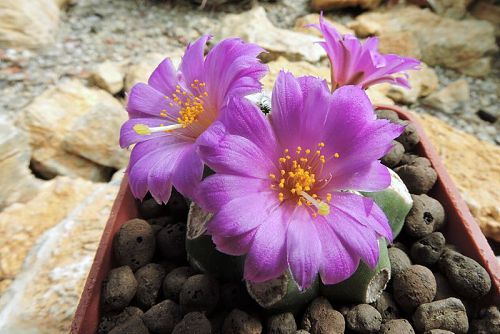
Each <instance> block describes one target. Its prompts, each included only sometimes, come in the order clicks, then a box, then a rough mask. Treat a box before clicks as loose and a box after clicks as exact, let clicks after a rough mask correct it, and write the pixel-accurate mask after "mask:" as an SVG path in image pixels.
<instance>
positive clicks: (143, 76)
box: [125, 49, 184, 92]
mask: <svg viewBox="0 0 500 334" xmlns="http://www.w3.org/2000/svg"><path fill="white" fill-rule="evenodd" d="M183 54H184V50H183V49H175V50H173V51H171V52H169V53H167V54H159V53H150V54H147V55H145V56H144V57H142V58H141V61H140V62H139V63H137V64H133V65H130V66H129V67H128V70H127V73H126V75H125V91H126V92H130V90H131V89H132V87H133V86H134V85H135V84H136V83H139V82H146V83H147V82H148V79H149V76H150V75H151V73H153V71H154V70H155V68H156V67H157V66H158V65H159V64H160V63H161V62H162V61H163V60H164V59H165V58H167V57H169V58H170V59H171V60H172V63H173V64H174V66H175V67H177V66H179V64H180V62H181V56H182V55H183Z"/></svg>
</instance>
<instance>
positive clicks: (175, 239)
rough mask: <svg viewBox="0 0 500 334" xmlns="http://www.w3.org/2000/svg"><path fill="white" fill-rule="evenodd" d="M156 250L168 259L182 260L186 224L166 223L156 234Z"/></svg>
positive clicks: (184, 252)
mask: <svg viewBox="0 0 500 334" xmlns="http://www.w3.org/2000/svg"><path fill="white" fill-rule="evenodd" d="M156 242H157V244H158V250H159V251H160V253H161V255H162V256H163V257H164V258H165V259H166V260H170V261H177V262H183V261H185V259H186V224H183V223H176V224H172V225H167V226H165V227H164V228H163V229H161V231H160V232H158V235H157V236H156Z"/></svg>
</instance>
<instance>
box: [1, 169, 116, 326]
mask: <svg viewBox="0 0 500 334" xmlns="http://www.w3.org/2000/svg"><path fill="white" fill-rule="evenodd" d="M50 182H52V184H53V186H55V184H58V183H59V184H60V185H61V183H62V185H63V186H65V187H66V194H65V196H63V194H62V193H59V195H58V196H53V197H52V198H51V199H52V200H47V199H48V198H50V197H49V196H50V192H45V193H44V195H45V197H40V198H38V199H34V200H33V201H31V202H29V203H27V204H26V205H22V206H16V207H12V209H11V210H10V212H9V215H10V218H8V217H2V218H1V221H2V222H5V221H6V220H5V219H8V220H9V223H10V224H11V225H12V221H15V222H16V224H20V225H22V226H24V228H25V231H24V234H23V235H24V236H27V237H29V238H30V239H31V240H32V241H33V242H34V241H35V240H37V242H36V244H35V246H34V247H33V248H32V249H31V251H30V252H29V254H28V256H27V257H26V259H25V261H24V264H23V267H22V270H21V272H19V274H18V275H17V277H16V278H15V280H14V281H13V282H12V284H11V285H10V287H9V288H8V290H7V291H5V292H4V293H3V295H2V297H1V298H0V332H2V333H40V334H45V333H47V334H49V333H50V334H59V333H61V334H62V333H68V332H69V328H70V325H71V320H72V318H73V314H74V312H75V310H76V307H77V304H78V301H79V299H80V295H81V292H82V290H83V285H84V283H85V279H86V277H87V275H88V270H89V269H90V265H91V264H92V261H93V258H94V254H95V251H96V249H97V245H98V243H99V240H100V237H101V234H102V230H103V228H104V225H105V223H106V220H107V218H108V215H109V212H110V210H111V205H112V203H113V200H114V198H115V196H116V193H117V191H118V183H108V184H95V183H91V182H89V181H84V180H81V179H68V178H60V179H58V180H57V181H56V180H54V181H50ZM48 188H49V187H48ZM68 191H69V193H68ZM42 200H43V201H44V202H46V203H48V204H49V206H50V207H51V209H52V211H51V212H48V211H47V210H46V209H44V208H43V206H41V205H40V202H41V201H42ZM37 213H38V214H37ZM40 213H43V214H45V215H46V216H42V217H40ZM2 215H4V213H2ZM56 216H57V217H56ZM48 222H51V223H52V226H50V227H49V226H48V224H47V223H48ZM38 224H42V225H44V228H43V229H42V228H38V227H37V225H38ZM28 227H29V229H30V230H29V232H30V233H31V231H32V230H33V229H35V230H36V231H38V232H39V233H37V235H36V236H35V235H33V236H31V235H30V234H28V233H27V232H28V229H27V228H28ZM10 229H11V230H12V226H10ZM42 230H43V231H42ZM42 232H43V234H42ZM9 235H10V239H7V241H9V242H10V244H9V245H10V248H9V252H7V253H5V252H4V251H3V250H2V256H3V254H11V253H17V252H18V251H19V247H18V244H16V243H15V241H13V239H15V238H18V237H17V234H13V233H12V232H11V233H9ZM13 235H15V237H14V238H13ZM3 237H4V235H2V238H3ZM13 247H14V248H13ZM26 252H27V249H25V252H24V253H26Z"/></svg>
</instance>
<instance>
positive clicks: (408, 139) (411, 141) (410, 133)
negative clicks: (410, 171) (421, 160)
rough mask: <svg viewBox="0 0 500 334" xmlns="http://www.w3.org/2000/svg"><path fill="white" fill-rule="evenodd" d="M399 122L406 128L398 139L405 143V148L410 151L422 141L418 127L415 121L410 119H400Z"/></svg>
mask: <svg viewBox="0 0 500 334" xmlns="http://www.w3.org/2000/svg"><path fill="white" fill-rule="evenodd" d="M398 123H399V124H402V125H405V129H404V131H403V133H402V134H401V135H400V136H399V137H398V138H396V140H397V141H398V142H400V143H401V144H403V146H404V148H405V150H407V151H410V150H411V149H413V148H414V147H415V146H416V145H417V144H418V143H419V142H420V136H419V135H418V132H417V128H416V127H415V125H414V124H413V123H411V122H408V121H399V122H398Z"/></svg>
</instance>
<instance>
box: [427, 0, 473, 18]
mask: <svg viewBox="0 0 500 334" xmlns="http://www.w3.org/2000/svg"><path fill="white" fill-rule="evenodd" d="M473 1H474V0H432V1H428V3H429V5H430V6H431V7H432V9H433V10H434V11H435V12H436V13H437V14H439V15H441V16H446V17H451V18H453V19H461V18H463V17H464V16H465V14H466V13H467V7H468V6H469V5H470V4H471V3H472V2H473Z"/></svg>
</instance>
